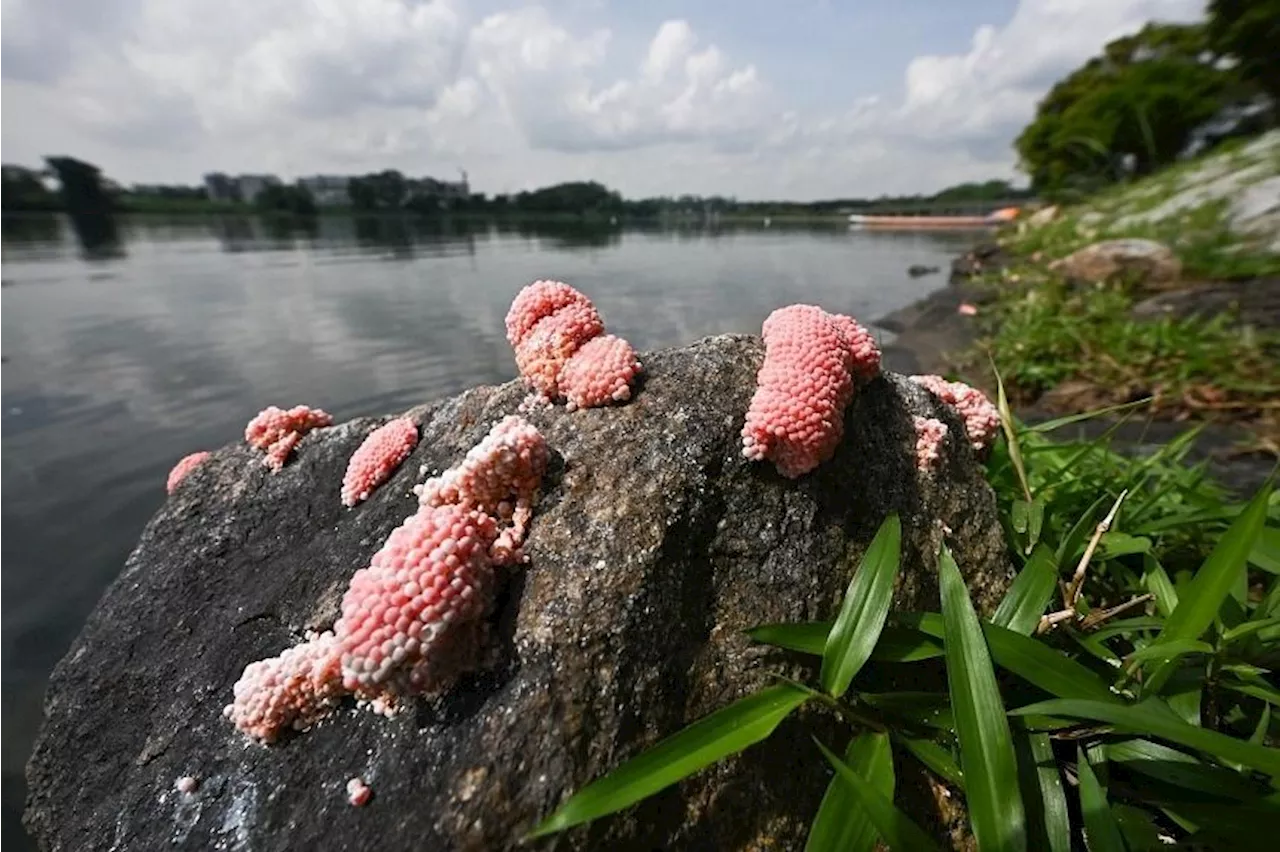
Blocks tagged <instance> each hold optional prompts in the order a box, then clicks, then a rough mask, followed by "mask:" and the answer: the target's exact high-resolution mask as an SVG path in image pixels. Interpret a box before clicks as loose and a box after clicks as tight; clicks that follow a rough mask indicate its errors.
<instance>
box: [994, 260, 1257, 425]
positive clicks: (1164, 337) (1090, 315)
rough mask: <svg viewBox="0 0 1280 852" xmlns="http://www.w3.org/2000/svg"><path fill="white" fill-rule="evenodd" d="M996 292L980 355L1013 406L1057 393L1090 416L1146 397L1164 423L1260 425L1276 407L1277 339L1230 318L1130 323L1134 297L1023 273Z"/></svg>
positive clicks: (1128, 291)
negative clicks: (1083, 405)
mask: <svg viewBox="0 0 1280 852" xmlns="http://www.w3.org/2000/svg"><path fill="white" fill-rule="evenodd" d="M994 292H995V293H996V294H997V296H996V299H995V301H994V302H993V303H992V304H991V305H990V306H989V307H988V308H987V310H986V311H985V312H984V315H983V320H982V322H983V325H984V328H985V331H986V334H987V336H986V338H985V346H986V348H987V349H988V350H989V351H990V353H991V356H992V357H993V358H994V359H995V360H996V362H997V363H1000V364H1005V365H1007V367H1006V369H1007V372H1006V374H1005V378H1006V380H1007V381H1008V382H1009V385H1010V388H1011V393H1012V394H1013V395H1014V397H1015V399H1016V400H1017V401H1018V402H1020V403H1029V402H1034V401H1035V400H1037V399H1039V398H1040V397H1041V396H1042V395H1043V394H1045V393H1047V392H1050V391H1052V390H1054V389H1055V388H1058V389H1060V391H1064V390H1065V391H1070V390H1072V389H1075V390H1076V392H1077V393H1078V394H1079V395H1080V396H1081V397H1082V398H1083V399H1085V400H1087V404H1088V405H1089V406H1092V405H1104V404H1111V403H1121V402H1129V401H1131V400H1134V399H1138V398H1142V397H1150V398H1151V403H1150V408H1151V410H1152V411H1153V412H1155V413H1157V414H1169V415H1181V414H1186V413H1189V414H1193V415H1196V416H1199V417H1217V418H1229V419H1234V420H1254V421H1259V420H1263V419H1266V418H1267V417H1268V415H1270V414H1271V413H1273V412H1275V411H1276V410H1277V407H1278V406H1280V334H1277V333H1275V332H1272V331H1258V330H1255V329H1253V328H1251V327H1248V326H1246V325H1241V324H1239V323H1238V322H1237V321H1236V320H1237V318H1236V317H1234V316H1232V315H1230V314H1222V315H1219V316H1216V317H1213V318H1209V319H1202V318H1195V317H1192V318H1185V319H1180V318H1175V317H1162V318H1159V319H1154V320H1151V319H1141V320H1139V319H1134V318H1132V316H1131V311H1132V309H1133V307H1134V304H1135V303H1136V301H1137V299H1138V297H1139V295H1140V294H1139V293H1138V292H1137V291H1135V290H1134V289H1133V288H1129V287H1125V286H1123V285H1117V284H1106V285H1094V286H1085V287H1073V286H1070V285H1068V284H1067V283H1065V282H1063V281H1061V280H1059V279H1056V278H1054V277H1052V276H1049V275H1038V274H1037V273H1035V272H1033V271H1028V270H1024V271H1023V272H1022V273H1021V274H1019V273H1011V274H1010V275H1009V276H1008V277H1007V278H1005V279H1004V281H1003V282H1002V283H1001V284H999V285H998V287H996V288H995V289H994ZM1069 396H1070V394H1065V395H1064V394H1062V393H1059V395H1058V397H1059V404H1062V403H1064V402H1069Z"/></svg>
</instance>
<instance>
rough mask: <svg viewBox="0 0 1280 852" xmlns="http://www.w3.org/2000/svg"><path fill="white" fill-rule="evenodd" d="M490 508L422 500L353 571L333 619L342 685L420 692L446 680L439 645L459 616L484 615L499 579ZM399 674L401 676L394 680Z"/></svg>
mask: <svg viewBox="0 0 1280 852" xmlns="http://www.w3.org/2000/svg"><path fill="white" fill-rule="evenodd" d="M497 536H498V530H497V523H496V522H495V521H494V519H493V518H491V517H490V516H489V515H486V514H485V513H483V512H478V511H475V510H467V509H463V508H461V507H459V506H439V507H435V508H432V507H423V508H422V509H420V510H419V511H418V513H417V514H415V515H413V516H412V517H410V518H408V519H407V520H406V521H405V522H404V523H403V524H402V525H400V526H399V527H397V528H396V529H395V530H394V531H392V533H391V535H390V536H389V537H388V538H387V541H386V543H385V544H383V546H382V549H381V550H379V551H378V552H377V553H376V554H374V557H373V559H372V561H371V562H370V563H369V567H368V568H362V569H360V570H359V571H357V572H356V574H355V576H354V577H352V579H351V585H350V587H348V589H347V593H346V595H344V596H343V598H342V617H341V618H340V619H339V621H338V623H337V625H336V626H335V632H336V633H337V635H338V637H339V638H338V642H339V644H340V646H341V652H342V681H343V686H344V688H346V689H348V690H351V691H353V692H357V693H363V694H377V693H379V692H380V691H384V690H386V689H388V688H390V689H392V690H393V691H408V692H418V691H423V690H425V689H429V688H432V687H433V686H434V685H436V683H437V682H438V681H439V680H440V677H439V676H438V675H436V674H435V673H434V672H433V668H432V667H433V665H437V664H438V661H437V660H435V659H434V657H433V652H434V651H436V650H437V649H438V646H439V645H440V644H441V641H442V639H443V638H444V636H445V634H446V633H447V632H448V631H449V630H450V628H451V627H452V626H453V625H454V624H459V625H461V624H465V623H468V622H471V621H475V620H477V619H479V618H480V617H481V616H483V615H484V614H485V613H486V612H487V611H488V608H489V604H490V603H491V601H492V599H493V590H494V584H495V578H494V569H493V562H492V560H491V559H490V558H489V548H490V547H491V546H492V545H493V542H494V540H495V539H496V538H497ZM393 676H395V677H398V678H400V682H399V683H396V684H392V683H391V681H392V679H393Z"/></svg>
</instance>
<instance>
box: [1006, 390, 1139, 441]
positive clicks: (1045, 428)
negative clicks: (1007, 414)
mask: <svg viewBox="0 0 1280 852" xmlns="http://www.w3.org/2000/svg"><path fill="white" fill-rule="evenodd" d="M1150 401H1151V397H1146V398H1145V399H1138V400H1134V401H1133V402H1122V403H1120V404H1119V405H1109V406H1107V407H1106V408H1098V409H1095V410H1093V411H1085V412H1083V413H1081V414H1068V415H1067V416H1066V417H1058V418H1056V419H1054V420H1046V421H1044V422H1043V423H1037V424H1035V425H1034V426H1028V427H1027V431H1029V432H1040V433H1047V432H1052V431H1054V430H1055V429H1061V428H1062V427H1063V426H1070V425H1071V424H1073V423H1080V422H1081V421H1084V420H1092V419H1093V418H1095V417H1104V416H1106V415H1108V414H1115V413H1116V412H1117V411H1125V410H1126V409H1129V408H1137V407H1138V406H1141V405H1146V404H1147V403H1149V402H1150Z"/></svg>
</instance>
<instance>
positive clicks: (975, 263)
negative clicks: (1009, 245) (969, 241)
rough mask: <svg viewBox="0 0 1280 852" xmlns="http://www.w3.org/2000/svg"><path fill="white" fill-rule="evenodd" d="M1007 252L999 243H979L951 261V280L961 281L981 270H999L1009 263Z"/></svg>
mask: <svg viewBox="0 0 1280 852" xmlns="http://www.w3.org/2000/svg"><path fill="white" fill-rule="evenodd" d="M1009 260H1010V258H1009V255H1008V253H1007V252H1006V251H1005V250H1004V249H1003V248H1001V246H1000V244H999V243H979V244H978V245H976V246H974V247H973V248H972V249H971V250H969V251H967V252H965V253H964V254H962V255H960V256H959V257H957V258H956V259H955V260H953V261H951V280H952V282H953V283H954V282H955V281H963V280H965V279H968V278H972V277H973V276H975V275H979V274H981V273H983V272H999V271H1000V270H1001V269H1003V268H1004V267H1005V266H1007V265H1008V264H1009Z"/></svg>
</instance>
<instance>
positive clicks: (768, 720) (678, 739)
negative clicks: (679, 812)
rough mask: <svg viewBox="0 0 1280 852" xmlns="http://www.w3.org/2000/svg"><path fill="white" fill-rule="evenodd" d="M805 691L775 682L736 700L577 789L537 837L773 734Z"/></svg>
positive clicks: (624, 803)
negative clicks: (775, 683)
mask: <svg viewBox="0 0 1280 852" xmlns="http://www.w3.org/2000/svg"><path fill="white" fill-rule="evenodd" d="M809 697H810V695H809V693H808V692H806V691H804V690H802V689H799V688H797V687H795V686H791V685H790V684H777V685H774V686H770V687H767V688H765V689H762V690H761V691H759V692H757V693H754V694H752V695H748V696H747V697H746V698H742V699H739V700H738V701H735V702H734V703H733V704H730V705H729V706H728V707H724V708H722V709H720V710H717V711H716V712H714V713H712V714H711V715H710V716H707V717H705V718H703V719H700V720H698V721H697V722H694V723H693V724H692V725H690V726H689V727H687V728H685V729H684V730H682V731H679V732H678V733H675V734H673V735H672V736H670V737H667V738H666V739H665V740H663V741H662V742H660V743H658V744H657V745H655V746H654V747H652V748H650V749H648V750H647V751H644V752H641V753H640V754H638V755H637V756H635V757H633V758H631V759H630V760H628V761H626V762H625V763H623V764H622V765H621V766H619V767H618V768H617V769H614V770H613V771H612V772H610V773H609V774H608V775H606V776H604V777H603V778H600V779H598V780H596V781H593V782H592V783H590V784H588V785H587V786H586V787H584V788H582V789H581V790H580V791H578V792H577V793H576V794H574V796H573V797H572V798H570V799H569V801H567V802H565V803H564V804H563V805H561V806H560V807H559V808H558V809H557V810H556V811H555V813H553V814H552V815H551V816H549V817H547V818H546V819H545V820H543V821H542V823H540V824H539V825H538V826H537V828H535V829H534V830H533V831H532V832H531V833H530V835H529V836H530V837H541V836H543V835H546V834H553V833H555V832H557V831H563V830H564V829H566V828H569V827H571V826H574V825H578V824H580V823H584V822H589V821H591V820H593V819H597V818H598V817H602V816H604V815H606V814H611V813H613V812H615V811H620V810H622V809H623V808H625V807H627V806H628V805H633V804H635V803H636V802H638V801H640V800H641V799H644V798H647V797H649V796H652V795H653V794H654V793H657V792H658V791H659V790H662V789H665V788H666V787H669V786H671V785H672V784H674V783H676V782H677V781H680V780H681V779H683V778H687V777H688V776H690V775H692V774H693V773H695V772H697V771H698V770H700V769H704V768H706V767H707V766H710V765H711V764H713V763H715V762H716V761H717V760H721V759H722V758H725V757H728V756H729V755H731V754H736V753H738V752H740V751H742V750H743V749H745V748H747V747H748V746H751V745H754V744H755V743H758V742H760V741H761V740H763V739H765V738H767V737H768V736H769V735H770V734H772V733H773V731H774V729H775V728H777V727H778V724H779V723H780V722H782V720H783V719H785V718H786V717H787V716H788V715H790V714H791V712H792V711H793V710H795V709H796V708H797V707H799V706H800V705H801V704H803V703H804V702H805V701H807V700H808V699H809Z"/></svg>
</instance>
